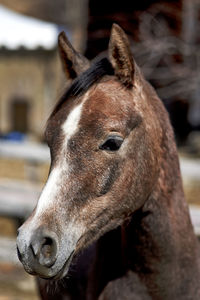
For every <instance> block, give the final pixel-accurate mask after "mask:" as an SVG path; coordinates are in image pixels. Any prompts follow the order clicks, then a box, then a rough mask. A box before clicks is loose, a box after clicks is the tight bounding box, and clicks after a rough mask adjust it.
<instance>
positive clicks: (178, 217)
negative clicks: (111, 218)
mask: <svg viewBox="0 0 200 300" xmlns="http://www.w3.org/2000/svg"><path fill="white" fill-rule="evenodd" d="M172 147H174V150H173V149H171V151H172V152H171V154H170V153H169V152H168V153H166V157H165V158H164V159H163V163H162V167H161V169H160V175H159V178H158V181H157V184H156V185H155V187H154V190H153V192H152V194H151V195H150V197H149V198H148V200H147V201H146V202H145V205H144V207H143V208H142V209H141V210H140V211H138V212H136V214H135V215H134V216H133V218H132V221H131V222H130V224H129V225H128V226H124V228H123V227H122V228H123V229H122V231H124V234H125V238H124V241H125V243H124V251H125V254H126V255H125V257H127V258H128V260H129V261H128V264H129V266H131V269H133V270H135V271H136V272H137V273H138V274H139V275H140V276H141V278H142V280H144V281H145V284H147V285H150V286H151V288H152V289H153V290H155V291H156V290H159V288H160V290H161V291H162V293H164V295H166V297H165V296H164V295H162V297H163V298H162V297H161V299H168V298H169V297H170V295H171V296H172V299H173V297H174V295H175V293H177V294H176V296H178V293H179V291H181V287H182V290H184V291H185V289H186V290H187V289H188V292H190V293H191V291H190V287H189V285H190V284H191V282H193V279H194V281H195V277H196V279H197V278H199V265H198V256H199V254H200V253H198V244H197V239H196V237H195V235H194V232H193V228H192V225H191V221H190V217H189V212H188V207H187V204H186V202H185V200H184V194H183V189H182V182H181V178H180V172H179V164H178V158H177V154H176V149H175V146H173V145H172ZM167 151H168V150H167ZM126 261H127V259H126ZM147 274H148V275H147ZM192 278H193V279H192ZM192 284H193V285H194V282H193V283H192ZM183 287H184V289H183ZM180 296H181V295H180ZM154 297H155V295H154ZM158 299H159V297H158ZM183 299H187V298H184V297H183ZM194 299H196V298H194Z"/></svg>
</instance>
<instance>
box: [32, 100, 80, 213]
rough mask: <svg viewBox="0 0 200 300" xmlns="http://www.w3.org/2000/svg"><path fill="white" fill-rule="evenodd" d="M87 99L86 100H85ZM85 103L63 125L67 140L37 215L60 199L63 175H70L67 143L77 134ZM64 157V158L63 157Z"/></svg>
mask: <svg viewBox="0 0 200 300" xmlns="http://www.w3.org/2000/svg"><path fill="white" fill-rule="evenodd" d="M84 99H86V98H84ZM83 103H84V101H82V103H81V104H79V105H78V106H76V107H75V108H74V109H73V110H72V111H71V112H70V114H69V115H68V117H67V119H66V121H65V122H64V123H63V125H62V127H61V130H62V131H63V133H64V136H65V139H64V141H63V145H62V147H61V150H60V151H61V152H60V153H59V157H60V158H59V161H58V162H57V164H56V166H55V167H54V169H53V170H52V171H51V174H50V176H49V178H48V180H47V183H46V185H45V187H44V189H43V191H42V194H41V196H40V198H39V201H38V205H37V209H36V214H35V215H39V214H40V213H42V212H44V211H45V210H46V209H47V210H48V208H49V207H51V206H52V204H53V205H56V202H57V200H58V199H59V191H60V189H61V188H62V180H63V178H62V177H63V176H62V175H63V173H64V174H65V178H64V180H66V176H67V174H68V164H67V161H66V151H67V143H68V141H69V139H70V138H71V137H72V136H73V135H74V134H75V133H76V132H77V130H78V127H79V126H78V125H79V121H80V118H81V113H82V107H83ZM63 156H64V157H63Z"/></svg>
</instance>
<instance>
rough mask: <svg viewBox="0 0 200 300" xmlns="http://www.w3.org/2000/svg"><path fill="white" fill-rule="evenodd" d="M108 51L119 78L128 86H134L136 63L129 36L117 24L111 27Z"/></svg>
mask: <svg viewBox="0 0 200 300" xmlns="http://www.w3.org/2000/svg"><path fill="white" fill-rule="evenodd" d="M108 53H109V59H110V61H111V64H112V66H113V68H114V71H115V75H116V76H117V77H118V79H119V80H120V81H121V82H122V83H123V84H124V85H126V86H127V87H131V86H133V79H134V71H135V63H134V60H133V56H132V53H131V49H130V44H129V40H128V37H127V36H126V34H125V32H124V31H123V30H122V28H121V27H120V26H119V25H117V24H113V26H112V29H111V35H110V42H109V48H108Z"/></svg>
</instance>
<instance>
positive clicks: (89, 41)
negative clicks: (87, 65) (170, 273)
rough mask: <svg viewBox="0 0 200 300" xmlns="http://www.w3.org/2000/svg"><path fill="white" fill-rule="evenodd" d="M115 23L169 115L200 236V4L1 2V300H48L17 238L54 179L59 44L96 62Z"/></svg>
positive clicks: (198, 0)
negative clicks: (51, 146) (48, 130)
mask: <svg viewBox="0 0 200 300" xmlns="http://www.w3.org/2000/svg"><path fill="white" fill-rule="evenodd" d="M113 22H116V23H118V24H119V25H120V26H121V27H122V28H123V29H124V30H125V31H126V33H127V34H128V35H129V38H130V42H131V47H132V51H133V53H134V57H135V59H136V61H137V63H138V64H139V66H140V67H141V68H142V70H143V73H144V74H145V77H146V78H147V79H148V80H149V81H150V82H151V83H152V85H153V86H154V87H155V88H156V90H157V92H158V94H159V96H160V97H161V98H162V100H163V103H164V105H165V106H166V108H167V110H168V112H169V114H170V118H171V122H172V125H173V127H174V131H175V136H176V141H177V145H178V149H179V154H180V163H181V170H182V175H183V182H184V189H185V194H186V199H187V201H188V203H189V206H190V212H191V216H192V220H193V223H194V226H195V231H196V234H197V235H199V234H200V212H199V211H200V0H176V1H175V0H174V1H173V0H168V1H155V0H141V1H133V0H132V1H131V0H129V1H128V0H123V1H122V2H121V4H120V2H119V3H118V1H116V0H109V1H105V0H101V1H100V0H99V1H98V0H73V1H70V0H57V1H53V0H34V1H26V0H17V1H16V0H0V28H1V29H0V300H7V299H9V300H17V299H19V300H25V299H39V298H38V293H37V287H36V285H35V281H34V278H33V277H32V276H29V275H27V274H26V273H25V272H24V271H23V269H22V267H21V265H20V264H19V262H18V259H17V257H16V250H15V238H16V230H17V228H18V226H20V224H21V223H22V222H23V221H24V219H26V218H27V216H28V215H29V214H30V212H31V210H32V209H33V207H34V206H35V204H36V202H37V199H38V197H39V194H40V192H41V189H42V186H43V184H44V182H45V180H46V178H47V174H48V169H49V151H48V148H47V146H46V144H45V141H44V138H43V131H44V128H45V123H46V120H47V118H48V115H49V113H50V112H51V110H52V108H53V106H54V104H55V102H56V100H57V99H58V98H59V95H61V93H62V89H63V86H64V82H65V79H64V75H63V74H62V70H61V65H60V61H59V57H58V53H57V35H58V33H59V32H60V31H61V30H64V31H65V32H66V34H67V36H68V38H69V39H70V41H71V42H72V44H73V45H74V47H75V48H76V49H77V50H79V51H81V52H82V53H84V54H85V55H86V56H87V57H88V58H89V59H93V58H94V57H95V56H96V55H98V54H99V53H102V52H104V51H106V49H107V46H108V41H109V35H110V29H111V26H112V24H113Z"/></svg>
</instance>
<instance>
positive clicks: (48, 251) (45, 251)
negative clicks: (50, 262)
mask: <svg viewBox="0 0 200 300" xmlns="http://www.w3.org/2000/svg"><path fill="white" fill-rule="evenodd" d="M41 252H42V255H43V256H44V257H45V258H50V257H51V256H52V254H53V252H54V242H53V240H52V239H51V238H49V237H46V238H44V242H43V244H42V247H41Z"/></svg>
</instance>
